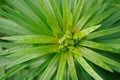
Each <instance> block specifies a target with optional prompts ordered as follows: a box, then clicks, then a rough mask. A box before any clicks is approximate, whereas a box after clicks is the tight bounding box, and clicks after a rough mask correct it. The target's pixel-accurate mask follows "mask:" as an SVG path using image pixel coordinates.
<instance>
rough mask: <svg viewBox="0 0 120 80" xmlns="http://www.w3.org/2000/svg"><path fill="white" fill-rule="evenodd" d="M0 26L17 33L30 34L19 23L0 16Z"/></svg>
mask: <svg viewBox="0 0 120 80" xmlns="http://www.w3.org/2000/svg"><path fill="white" fill-rule="evenodd" d="M0 28H3V29H7V30H9V31H14V32H16V33H19V34H31V32H29V31H28V30H26V29H25V28H23V27H21V26H20V25H19V24H17V23H15V22H13V21H11V20H8V19H5V18H0Z"/></svg>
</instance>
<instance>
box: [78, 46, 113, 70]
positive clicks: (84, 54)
mask: <svg viewBox="0 0 120 80" xmlns="http://www.w3.org/2000/svg"><path fill="white" fill-rule="evenodd" d="M80 52H81V54H82V55H83V56H84V57H85V58H86V59H88V60H89V61H91V62H93V63H94V64H96V65H98V66H100V67H101V68H103V69H105V70H108V71H110V72H113V71H112V69H111V68H110V67H109V66H108V65H106V64H105V63H104V62H102V61H101V60H99V59H98V58H96V57H95V56H93V55H91V54H90V53H89V52H87V50H86V49H84V48H80Z"/></svg>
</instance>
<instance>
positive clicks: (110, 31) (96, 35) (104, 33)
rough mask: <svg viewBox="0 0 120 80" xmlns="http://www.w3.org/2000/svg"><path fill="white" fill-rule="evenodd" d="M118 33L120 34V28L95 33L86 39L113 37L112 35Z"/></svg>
mask: <svg viewBox="0 0 120 80" xmlns="http://www.w3.org/2000/svg"><path fill="white" fill-rule="evenodd" d="M117 32H120V26H118V27H113V28H109V29H105V30H100V31H96V32H93V33H91V34H89V35H88V36H87V37H86V38H87V39H94V38H98V37H102V36H107V35H111V34H114V33H117Z"/></svg>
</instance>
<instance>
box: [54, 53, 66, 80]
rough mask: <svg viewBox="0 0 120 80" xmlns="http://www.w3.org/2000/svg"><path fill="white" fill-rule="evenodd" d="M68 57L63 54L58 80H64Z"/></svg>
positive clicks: (57, 75)
mask: <svg viewBox="0 0 120 80" xmlns="http://www.w3.org/2000/svg"><path fill="white" fill-rule="evenodd" d="M66 57H67V55H66V53H61V58H60V62H59V66H58V70H57V74H56V80H63V76H64V70H65V66H66Z"/></svg>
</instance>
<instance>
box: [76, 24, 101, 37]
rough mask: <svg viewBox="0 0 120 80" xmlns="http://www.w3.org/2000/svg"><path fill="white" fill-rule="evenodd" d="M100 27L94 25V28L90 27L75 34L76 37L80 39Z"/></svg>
mask: <svg viewBox="0 0 120 80" xmlns="http://www.w3.org/2000/svg"><path fill="white" fill-rule="evenodd" d="M100 26H101V25H96V26H92V27H89V28H86V29H83V30H81V31H79V32H77V33H76V35H77V36H78V37H79V38H80V39H81V38H83V37H85V36H87V35H88V34H89V33H91V32H93V31H95V30H96V29H98V28H99V27H100Z"/></svg>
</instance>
